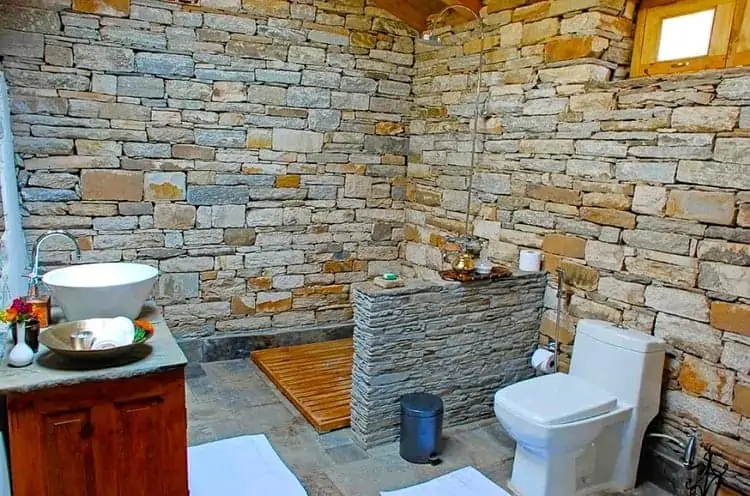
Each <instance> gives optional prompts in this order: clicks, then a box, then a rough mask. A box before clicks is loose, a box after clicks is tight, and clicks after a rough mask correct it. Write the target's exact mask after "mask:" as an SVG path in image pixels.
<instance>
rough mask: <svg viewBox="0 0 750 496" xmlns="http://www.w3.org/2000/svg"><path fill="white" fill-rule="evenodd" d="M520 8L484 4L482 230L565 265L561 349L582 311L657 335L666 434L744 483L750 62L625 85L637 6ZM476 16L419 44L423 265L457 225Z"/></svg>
mask: <svg viewBox="0 0 750 496" xmlns="http://www.w3.org/2000/svg"><path fill="white" fill-rule="evenodd" d="M521 3H522V2H517V1H511V0H490V2H489V5H488V15H487V16H486V17H485V21H486V25H487V29H488V36H487V44H486V46H487V55H486V60H487V68H486V70H487V73H486V74H485V76H484V78H483V81H482V98H483V109H484V110H485V112H486V115H485V116H483V118H482V119H481V121H480V123H479V126H480V130H481V143H480V144H479V146H480V147H481V150H482V155H481V157H480V164H479V167H478V172H477V174H476V176H475V185H476V189H477V194H476V199H475V201H474V203H473V206H472V219H473V223H472V227H473V234H474V235H476V236H478V237H480V238H482V239H484V240H485V241H487V243H488V249H489V252H490V254H491V256H492V258H493V259H494V260H496V261H498V262H505V263H509V264H513V263H514V262H515V261H516V259H517V256H518V251H519V249H520V248H522V247H525V248H534V249H540V250H542V251H543V252H544V257H545V262H544V265H545V268H546V269H548V270H550V271H553V270H554V269H556V268H558V267H560V268H562V269H563V270H564V271H565V273H566V277H567V279H568V284H569V287H568V289H569V292H568V299H567V303H566V305H565V313H564V315H563V316H562V324H563V329H562V336H561V342H562V344H563V350H564V351H565V352H568V351H569V350H570V349H571V346H572V344H573V339H574V335H575V324H576V322H577V321H578V319H580V318H598V319H604V320H607V321H610V322H615V323H622V324H623V325H626V326H631V327H634V328H637V329H641V330H643V331H644V332H647V333H653V334H655V335H657V336H660V337H663V338H664V339H665V340H666V341H667V342H668V343H669V344H670V355H671V357H670V360H669V364H668V369H667V370H666V372H665V376H666V377H665V390H666V391H665V394H664V395H663V397H664V406H663V410H662V411H663V420H664V422H665V424H666V425H665V427H664V428H665V429H667V430H675V429H678V430H681V431H683V432H686V431H688V430H691V429H693V428H698V429H699V430H700V431H701V433H702V435H703V441H704V442H708V443H711V444H714V445H716V446H717V447H718V448H719V449H720V450H721V451H722V453H723V454H724V455H723V456H724V458H725V459H727V460H730V461H732V467H731V472H730V478H731V479H732V480H733V481H734V482H735V484H738V487H739V486H741V487H742V488H744V489H745V490H747V489H748V487H750V472H748V467H747V464H746V461H747V460H748V459H749V458H750V448H749V446H750V375H748V374H749V373H750V326H749V325H750V324H748V323H749V322H750V305H748V303H750V245H749V244H748V243H750V229H748V227H750V191H749V190H750V179H749V178H750V158H748V157H750V106H748V105H750V71H748V70H747V69H737V70H730V71H724V72H712V73H702V74H695V75H684V76H675V77H667V78H661V79H656V78H644V79H638V80H623V81H615V80H617V79H622V78H623V77H624V76H625V75H626V73H627V66H628V63H629V50H630V46H631V43H632V40H631V32H632V28H633V22H632V17H633V5H632V4H631V3H630V2H628V3H626V2H624V1H621V0H592V1H587V2H571V1H562V0H561V1H559V2H558V1H555V0H553V1H552V2H538V3H533V4H528V5H521V6H518V5H519V4H521ZM475 27H476V26H472V25H469V26H467V27H466V30H464V31H461V32H456V33H453V34H452V35H449V36H447V38H446V42H447V43H446V46H445V47H443V48H441V49H438V50H433V49H430V48H425V47H418V49H417V54H416V65H415V68H416V74H415V77H414V90H413V91H414V100H415V108H414V110H413V112H412V119H411V121H410V123H409V124H410V143H411V144H410V146H411V149H410V156H409V164H408V176H409V179H410V185H409V190H408V192H407V197H408V200H409V203H408V204H407V212H406V227H405V238H406V247H405V257H406V260H407V261H408V262H409V263H410V264H411V265H412V266H413V271H414V272H415V273H417V274H420V275H423V276H426V277H429V276H431V275H433V274H434V273H435V270H437V269H439V268H440V267H441V265H442V264H443V262H442V258H441V254H440V252H441V250H440V248H441V246H442V245H443V244H444V243H445V238H446V235H447V234H451V233H460V232H461V230H462V229H463V227H462V226H463V216H464V213H465V202H466V185H467V181H466V179H467V175H468V164H469V159H470V150H471V136H470V134H469V132H468V131H469V128H470V117H471V115H472V112H473V108H472V104H473V101H474V93H473V86H474V84H475V82H476V77H475V76H474V74H473V72H474V71H475V70H476V64H477V60H478V56H479V55H478V51H479V48H480V44H479V41H478V40H477V31H476V30H473V29H474V28H475ZM553 274H554V273H553ZM553 283H554V284H556V282H555V281H554V280H553ZM548 296H549V298H548V300H547V301H548V303H547V308H548V309H547V310H546V311H545V312H544V316H543V320H542V333H543V339H544V340H546V339H548V337H549V336H552V334H553V328H554V318H555V313H554V310H553V309H554V298H553V297H552V291H551V290H550V292H549V294H548ZM680 435H682V434H680ZM742 460H745V461H744V462H742Z"/></svg>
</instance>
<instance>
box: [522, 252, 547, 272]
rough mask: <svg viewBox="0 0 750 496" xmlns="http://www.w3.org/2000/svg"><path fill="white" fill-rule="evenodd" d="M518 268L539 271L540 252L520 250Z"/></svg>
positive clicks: (540, 263) (540, 266)
mask: <svg viewBox="0 0 750 496" xmlns="http://www.w3.org/2000/svg"><path fill="white" fill-rule="evenodd" d="M518 268H519V270H523V271H525V272H539V269H541V268H542V254H541V253H540V252H538V251H536V250H521V254H520V255H519V257H518Z"/></svg>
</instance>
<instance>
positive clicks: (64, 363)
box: [0, 306, 187, 394]
mask: <svg viewBox="0 0 750 496" xmlns="http://www.w3.org/2000/svg"><path fill="white" fill-rule="evenodd" d="M139 318H141V319H145V320H149V321H150V322H151V323H152V324H153V325H154V336H153V337H152V338H151V339H149V340H148V342H147V343H145V344H144V345H143V346H139V347H138V348H137V349H136V350H133V352H131V353H130V354H128V355H125V356H123V357H120V358H117V359H115V360H114V361H107V362H106V365H103V364H102V365H100V364H97V363H96V362H85V361H81V362H75V361H71V360H68V359H66V358H64V357H61V356H59V355H57V354H55V353H53V352H51V351H49V350H48V349H47V348H46V347H45V346H43V345H40V346H39V352H38V353H37V354H36V356H35V357H34V362H33V363H32V364H31V365H29V366H28V367H21V368H15V367H9V366H8V363H7V358H5V357H7V353H6V354H5V357H4V358H3V360H2V363H0V394H12V393H25V392H29V391H35V390H40V389H49V388H53V387H57V386H68V385H75V384H83V383H87V382H98V381H109V380H116V379H127V378H129V377H137V376H142V375H148V374H153V373H156V372H162V371H166V370H171V369H175V368H178V367H182V366H184V365H185V364H187V359H186V358H185V355H184V354H183V353H182V350H181V349H180V347H179V346H178V345H177V341H176V340H175V338H174V336H172V333H171V332H170V330H169V328H168V327H167V323H166V322H165V321H164V318H163V317H162V316H161V314H160V313H159V312H158V311H157V310H156V309H155V308H153V307H149V306H147V307H144V310H143V313H142V314H141V316H140V317H139Z"/></svg>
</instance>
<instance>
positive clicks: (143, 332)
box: [133, 320, 154, 343]
mask: <svg viewBox="0 0 750 496" xmlns="http://www.w3.org/2000/svg"><path fill="white" fill-rule="evenodd" d="M134 324H135V339H133V342H134V343H140V342H141V341H144V340H145V339H146V336H147V335H150V334H153V333H154V325H153V324H152V323H151V322H149V321H148V320H136V321H135V322H134Z"/></svg>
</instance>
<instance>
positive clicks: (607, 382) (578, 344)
mask: <svg viewBox="0 0 750 496" xmlns="http://www.w3.org/2000/svg"><path fill="white" fill-rule="evenodd" d="M665 349H666V345H665V343H664V341H662V340H661V339H659V338H657V337H654V336H651V335H649V334H645V333H643V332H640V331H636V330H633V329H626V328H622V327H617V326H615V325H613V324H610V323H609V322H604V321H601V320H587V319H584V320H580V321H579V322H578V327H577V329H576V337H575V342H574V344H573V357H572V358H571V362H570V375H573V376H576V377H579V378H581V379H584V380H585V381H587V382H589V383H592V384H595V385H597V386H599V387H601V388H602V389H604V390H606V391H609V392H610V393H612V394H613V395H614V396H616V397H617V399H618V400H619V401H620V402H624V403H627V404H629V405H631V406H633V407H656V408H658V406H659V396H660V393H661V376H662V371H663V369H664V350H665Z"/></svg>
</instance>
